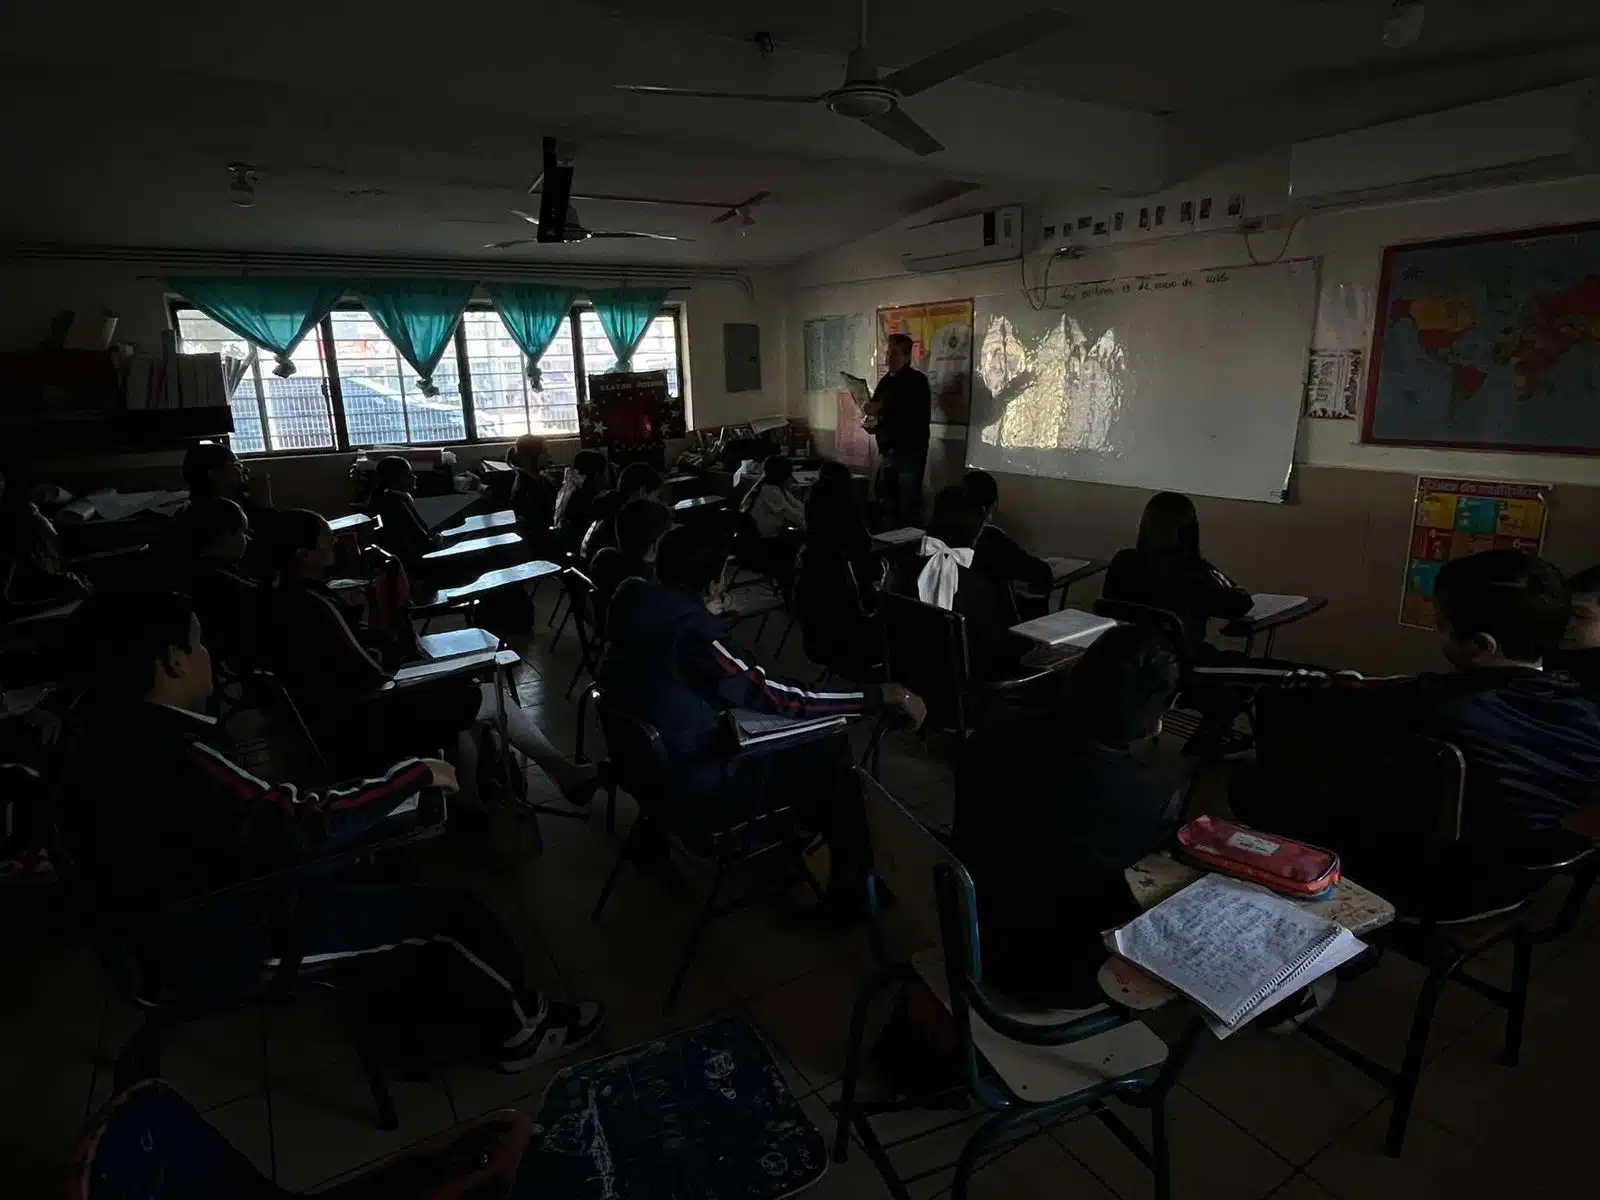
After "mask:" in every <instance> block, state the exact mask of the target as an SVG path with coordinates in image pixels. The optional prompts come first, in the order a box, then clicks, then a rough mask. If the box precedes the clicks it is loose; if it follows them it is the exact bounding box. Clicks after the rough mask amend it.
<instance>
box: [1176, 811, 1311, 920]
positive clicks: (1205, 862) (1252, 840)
mask: <svg viewBox="0 0 1600 1200" xmlns="http://www.w3.org/2000/svg"><path fill="white" fill-rule="evenodd" d="M1178 849H1179V851H1180V852H1181V853H1182V854H1183V856H1184V857H1185V858H1186V859H1188V860H1189V861H1190V862H1192V863H1194V864H1195V865H1196V866H1199V867H1204V868H1206V869H1207V870H1209V871H1216V872H1217V873H1218V874H1221V875H1232V876H1233V877H1234V878H1236V879H1243V880H1244V881H1245V882H1247V883H1259V884H1260V885H1261V886H1262V887H1265V888H1270V889H1271V890H1272V891H1274V892H1278V893H1280V894H1281V895H1284V896H1288V897H1290V898H1291V899H1294V900H1319V899H1321V898H1322V897H1324V896H1326V895H1328V894H1329V893H1330V892H1332V891H1333V887H1334V885H1335V884H1336V883H1338V882H1339V856H1338V855H1337V854H1335V853H1334V852H1333V851H1332V850H1324V849H1323V848H1322V847H1320V846H1310V845H1307V844H1306V843H1305V842H1297V841H1294V840H1293V839H1292V838H1286V837H1279V836H1278V835H1277V834H1275V833H1262V832H1261V831H1260V830H1256V829H1250V828H1248V827H1247V826H1244V825H1235V824H1234V823H1233V822H1232V821H1218V820H1215V819H1214V818H1212V817H1196V818H1195V819H1194V820H1193V821H1190V822H1189V823H1188V824H1187V825H1185V826H1184V827H1183V828H1182V829H1180V830H1178Z"/></svg>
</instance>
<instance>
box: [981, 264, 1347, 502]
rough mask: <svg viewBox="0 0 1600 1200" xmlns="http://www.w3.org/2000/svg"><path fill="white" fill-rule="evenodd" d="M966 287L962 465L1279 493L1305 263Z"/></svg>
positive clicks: (1309, 268)
mask: <svg viewBox="0 0 1600 1200" xmlns="http://www.w3.org/2000/svg"><path fill="white" fill-rule="evenodd" d="M1040 302H1041V301H1040V298H1039V294H1038V293H1037V291H1035V292H1034V293H1032V294H1031V303H1030V295H1028V294H1024V293H1021V292H1014V293H1011V294H1009V295H1001V296H980V297H978V298H977V304H976V309H975V312H974V323H973V333H974V336H975V339H976V340H975V342H974V355H973V357H974V360H975V361H974V368H975V370H974V378H973V384H972V429H971V433H970V436H969V438H968V442H967V459H968V461H967V465H968V466H971V467H980V468H983V469H984V470H989V471H999V472H1009V473H1012V474H1026V475H1047V476H1052V477H1054V478H1057V479H1077V480H1084V481H1088V482H1093V483H1113V484H1123V485H1126V486H1129V487H1145V488H1156V489H1165V490H1171V491H1179V492H1189V493H1198V494H1200V495H1205V496H1226V497H1231V498H1233V499H1237V500H1262V501H1275V502H1280V503H1281V502H1282V501H1283V499H1284V498H1285V495H1286V492H1287V490H1288V485H1289V472H1290V469H1291V468H1292V467H1293V465H1294V444H1295V435H1296V434H1297V433H1298V431H1299V427H1300V398H1301V393H1302V391H1303V389H1304V386H1305V372H1306V362H1307V355H1308V353H1309V351H1310V347H1311V330H1312V323H1313V321H1314V319H1315V316H1316V303H1317V264H1316V262H1315V261H1313V260H1307V259H1302V260H1298V261H1294V262H1284V263H1273V264H1270V265H1267V266H1259V267H1228V268H1226V269H1223V268H1217V269H1213V270H1206V271H1189V272H1185V273H1182V274H1176V275H1147V276H1141V277H1139V278H1134V279H1111V280H1102V281H1100V282H1096V283H1077V284H1069V285H1067V286H1065V287H1052V288H1050V289H1049V291H1048V292H1047V293H1045V294H1044V296H1043V303H1042V307H1041V308H1040V310H1039V311H1035V310H1034V308H1033V305H1034V304H1039V303H1040Z"/></svg>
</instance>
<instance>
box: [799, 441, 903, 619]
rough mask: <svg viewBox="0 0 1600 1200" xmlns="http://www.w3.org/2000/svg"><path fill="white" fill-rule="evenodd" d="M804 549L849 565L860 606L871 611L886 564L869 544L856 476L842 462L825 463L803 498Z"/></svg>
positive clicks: (870, 537) (870, 543)
mask: <svg viewBox="0 0 1600 1200" xmlns="http://www.w3.org/2000/svg"><path fill="white" fill-rule="evenodd" d="M801 528H803V529H804V530H805V533H806V536H805V545H806V547H807V549H815V550H817V551H819V552H820V553H822V554H824V555H827V556H829V557H836V558H838V559H840V560H842V561H844V562H848V563H849V564H850V568H851V571H852V572H853V573H854V574H855V577H856V587H857V589H858V590H859V592H860V595H861V600H862V603H863V605H864V606H865V607H866V608H867V609H868V611H870V610H871V608H872V606H873V604H874V603H875V602H876V599H877V593H878V588H879V587H880V586H881V585H882V583H883V575H884V569H885V563H884V559H883V556H882V555H881V554H879V553H878V552H877V550H876V549H875V548H874V547H873V544H872V534H871V532H870V531H868V529H867V515H866V513H864V512H863V511H862V509H861V505H860V504H859V503H858V502H857V501H856V494H855V477H854V476H852V475H851V474H850V468H849V467H847V466H845V465H844V464H843V463H841V462H832V461H829V462H825V463H823V464H822V467H821V468H820V469H819V470H818V472H817V481H816V483H814V484H812V485H811V491H810V493H809V494H808V495H807V496H806V507H805V522H804V524H803V525H802V526H801Z"/></svg>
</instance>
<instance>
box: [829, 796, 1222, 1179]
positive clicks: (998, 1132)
mask: <svg viewBox="0 0 1600 1200" xmlns="http://www.w3.org/2000/svg"><path fill="white" fill-rule="evenodd" d="M861 787H862V792H863V797H864V800H865V803H866V811H867V824H868V826H869V828H870V829H871V835H872V856H873V865H874V870H875V872H876V875H877V879H876V880H875V881H874V882H873V885H872V902H873V910H874V937H873V952H874V957H876V958H877V959H878V960H879V967H878V969H877V971H875V972H874V974H873V976H872V977H871V978H870V979H869V980H868V981H867V983H866V984H865V986H864V987H863V988H862V989H861V992H860V993H859V995H858V996H857V999H856V1002H855V1008H854V1010H853V1012H852V1014H851V1018H850V1038H849V1043H848V1049H847V1056H846V1063H845V1073H844V1082H843V1088H842V1091H841V1093H840V1096H839V1107H838V1118H839V1123H838V1127H837V1130H836V1132H835V1137H834V1148H833V1157H834V1160H835V1161H836V1162H844V1161H845V1159H846V1158H847V1156H848V1154H849V1149H850V1133H851V1131H852V1130H854V1132H855V1134H856V1136H857V1137H858V1138H859V1139H860V1140H861V1144H862V1146H863V1148H865V1150H866V1152H867V1156H868V1157H869V1158H871V1159H872V1161H873V1164H874V1165H875V1166H876V1167H877V1168H878V1171H879V1173H880V1174H881V1175H882V1176H883V1180H884V1183H885V1184H886V1185H887V1186H888V1188H889V1191H890V1193H891V1194H892V1195H893V1196H894V1197H895V1198H896V1200H909V1197H910V1192H909V1191H908V1190H907V1185H908V1184H911V1183H914V1182H916V1181H917V1180H920V1179H924V1178H926V1177H928V1176H930V1175H934V1174H938V1173H940V1172H943V1171H946V1170H948V1169H949V1168H950V1167H951V1166H952V1165H953V1166H954V1167H955V1176H954V1179H953V1180H952V1182H951V1185H950V1195H951V1197H952V1200H966V1196H967V1193H968V1188H969V1186H970V1184H971V1180H972V1175H973V1173H974V1172H975V1171H977V1170H978V1169H979V1168H980V1167H981V1166H983V1165H985V1164H986V1163H987V1162H989V1161H992V1160H993V1159H994V1158H996V1157H998V1156H999V1155H1000V1154H1001V1153H1003V1152H1004V1151H1005V1150H1007V1149H1009V1148H1011V1147H1014V1146H1015V1145H1016V1144H1017V1143H1019V1142H1021V1141H1024V1140H1026V1139H1027V1138H1030V1137H1033V1136H1035V1135H1037V1134H1039V1133H1042V1132H1043V1131H1044V1130H1045V1128H1047V1127H1048V1126H1049V1125H1051V1124H1053V1123H1055V1122H1057V1121H1059V1120H1062V1119H1063V1118H1065V1117H1068V1116H1071V1115H1074V1114H1077V1115H1087V1114H1093V1115H1094V1116H1096V1117H1098V1118H1099V1119H1100V1120H1101V1121H1102V1122H1103V1123H1104V1124H1105V1125H1106V1126H1107V1127H1108V1128H1109V1129H1110V1130H1111V1132H1112V1133H1113V1134H1115V1135H1116V1137H1117V1139H1118V1140H1119V1141H1121V1142H1122V1143H1123V1144H1124V1145H1125V1146H1126V1147H1127V1148H1128V1149H1129V1150H1130V1151H1131V1152H1132V1153H1133V1154H1134V1155H1135V1156H1136V1157H1137V1158H1138V1159H1139V1160H1140V1161H1141V1162H1143V1163H1145V1165H1147V1166H1148V1167H1149V1168H1150V1169H1151V1172H1152V1173H1153V1175H1154V1177H1155V1195H1156V1197H1157V1200H1168V1198H1169V1197H1170V1196H1171V1193H1172V1171H1171V1164H1170V1156H1169V1152H1168V1145H1167V1124H1166V1115H1165V1108H1164V1101H1165V1099H1166V1096H1167V1093H1168V1092H1169V1091H1170V1090H1171V1088H1172V1085H1173V1084H1174V1083H1175V1082H1176V1079H1177V1074H1178V1069H1179V1067H1180V1066H1181V1065H1182V1062H1183V1059H1184V1058H1185V1057H1186V1055H1187V1048H1185V1050H1184V1051H1183V1052H1181V1053H1179V1054H1177V1055H1173V1056H1170V1057H1169V1055H1168V1053H1167V1046H1166V1044H1165V1043H1164V1042H1163V1041H1162V1040H1161V1039H1160V1038H1158V1037H1157V1036H1156V1035H1155V1034H1154V1033H1152V1032H1151V1031H1150V1030H1149V1029H1148V1028H1146V1027H1145V1026H1144V1025H1143V1024H1140V1023H1139V1022H1137V1021H1130V1020H1129V1019H1128V1018H1127V1017H1126V1016H1125V1015H1123V1014H1121V1013H1118V1012H1114V1011H1113V1010H1112V1009H1110V1008H1109V1007H1107V1006H1106V1005H1103V1004H1102V1005H1097V1006H1096V1007H1094V1008H1090V1009H1084V1010H1081V1011H1076V1012H1069V1011H1060V1010H1041V1009H1027V1008H1024V1007H1022V1006H1019V1005H1017V1004H1015V1003H1013V1002H1011V1001H1009V1000H1007V999H1005V998H1002V997H1001V996H999V995H997V994H996V993H995V992H994V991H993V990H992V989H990V988H988V987H987V986H986V985H985V984H984V982H983V958H982V952H981V949H980V947H979V938H978V924H977V899H976V896H975V894H974V890H973V886H972V879H971V877H970V876H969V875H968V874H967V872H966V869H965V868H964V867H963V866H962V865H961V864H960V863H959V862H958V861H957V860H956V859H955V858H954V857H953V856H952V855H951V853H950V852H949V850H947V849H946V848H945V846H944V844H943V843H942V842H941V841H940V840H939V839H938V838H936V837H935V836H934V835H933V834H932V833H931V832H929V831H928V830H927V829H926V828H924V827H923V826H922V825H921V824H920V823H919V822H918V821H917V819H916V818H915V817H913V816H912V815H911V814H910V813H909V812H907V811H906V809H905V808H904V807H902V806H901V805H900V803H899V802H898V801H897V800H895V798H894V797H893V796H891V795H890V794H889V793H888V792H887V791H885V790H884V789H883V788H882V787H881V786H880V785H879V784H878V783H877V782H876V781H875V780H873V779H871V778H868V777H866V776H865V775H862V777H861ZM880 886H881V887H883V888H885V889H887V891H888V892H889V893H890V894H891V895H892V896H893V897H894V908H893V910H892V911H893V912H894V913H896V914H897V915H898V916H900V917H901V918H903V923H904V924H905V925H907V926H909V929H908V933H909V936H910V937H911V938H912V940H913V943H914V944H915V945H916V946H917V949H916V950H915V952H913V953H912V954H911V955H910V958H909V960H907V961H890V960H889V957H888V954H887V952H886V950H885V949H884V939H883V936H882V930H881V927H880V926H879V925H878V923H877V916H878V914H877V901H878V899H879V895H878V889H879V887H880ZM919 983H920V984H921V985H925V986H926V987H927V988H928V990H929V991H931V992H932V993H933V994H934V995H935V996H936V997H937V998H938V1000H939V1002H940V1004H941V1005H942V1006H943V1008H944V1009H945V1011H946V1012H947V1013H948V1014H949V1017H950V1020H951V1022H952V1023H953V1024H954V1026H955V1041H956V1044H957V1054H956V1057H957V1064H958V1072H959V1076H960V1078H959V1080H958V1081H957V1082H956V1083H955V1084H954V1085H952V1086H950V1087H948V1088H945V1089H942V1090H939V1091H936V1092H933V1093H931V1094H926V1095H918V1096H910V1097H906V1098H902V1099H896V1100H889V1101H867V1100H861V1099H859V1098H858V1096H857V1091H858V1088H859V1086H860V1080H861V1068H862V1057H863V1052H864V1049H865V1042H866V1025H867V1020H868V1016H869V1014H870V1011H871V1008H872V1005H873V1002H874V1000H875V999H876V998H877V996H878V994H879V993H881V992H882V991H884V990H885V989H886V988H889V987H891V986H894V985H897V984H898V985H901V986H906V985H910V986H917V985H918V984H919ZM1190 1044H1192V1043H1190ZM1113 1097H1115V1098H1118V1099H1121V1100H1123V1101H1124V1102H1126V1103H1129V1104H1133V1105H1137V1106H1139V1107H1144V1108H1148V1109H1149V1110H1150V1116H1151V1130H1152V1144H1151V1146H1150V1147H1149V1148H1146V1147H1145V1146H1144V1144H1143V1143H1142V1142H1141V1141H1140V1140H1139V1137H1138V1135H1137V1134H1135V1133H1134V1132H1133V1131H1132V1130H1131V1129H1129V1128H1128V1126H1127V1125H1126V1124H1125V1123H1124V1122H1123V1121H1122V1120H1121V1119H1120V1118H1119V1117H1118V1116H1117V1115H1116V1114H1115V1113H1114V1112H1112V1111H1111V1110H1110V1109H1109V1108H1107V1107H1106V1101H1107V1100H1109V1099H1111V1098H1113ZM969 1099H970V1100H972V1101H976V1102H977V1104H978V1106H979V1108H981V1109H982V1110H984V1111H985V1112H987V1113H988V1114H989V1117H988V1119H987V1120H986V1121H984V1123H983V1124H982V1125H980V1126H979V1127H978V1128H977V1130H975V1131H974V1132H973V1134H972V1136H971V1137H970V1138H968V1139H967V1142H966V1144H965V1146H963V1147H962V1150H961V1154H960V1157H959V1158H957V1159H956V1160H955V1162H954V1163H953V1164H951V1163H945V1164H942V1165H941V1166H938V1167H934V1168H932V1169H930V1170H925V1171H922V1172H919V1173H918V1174H916V1175H914V1176H911V1177H909V1178H904V1179H903V1178H901V1176H900V1174H899V1171H898V1169H897V1168H896V1166H895V1164H894V1162H893V1161H892V1159H891V1158H890V1156H889V1151H890V1150H892V1149H894V1148H895V1147H896V1146H898V1145H900V1144H903V1143H902V1142H895V1143H891V1144H889V1145H885V1144H884V1143H883V1142H882V1141H881V1140H880V1139H879V1137H878V1134H877V1131H876V1130H875V1129H874V1128H873V1125H872V1118H873V1117H875V1116H879V1115H882V1114H885V1113H894V1112H905V1111H908V1110H911V1109H916V1108H927V1107H937V1108H948V1107H950V1106H951V1105H952V1104H953V1103H955V1102H958V1101H959V1102H962V1104H963V1107H965V1104H966V1102H967V1101H968V1100H969ZM966 1119H967V1113H966V1112H965V1111H963V1112H962V1113H961V1115H960V1116H959V1117H958V1118H957V1119H956V1120H955V1121H953V1122H951V1124H952V1125H954V1124H959V1123H962V1122H964V1121H965V1120H966ZM929 1132H934V1131H929ZM915 1136H916V1137H925V1136H927V1133H926V1132H924V1133H919V1134H917V1135H915ZM911 1140H914V1139H913V1138H906V1139H903V1141H911Z"/></svg>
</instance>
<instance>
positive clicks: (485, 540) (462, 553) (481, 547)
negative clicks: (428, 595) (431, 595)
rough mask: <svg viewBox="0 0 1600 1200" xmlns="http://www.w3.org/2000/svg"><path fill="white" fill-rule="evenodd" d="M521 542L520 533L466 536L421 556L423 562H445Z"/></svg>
mask: <svg viewBox="0 0 1600 1200" xmlns="http://www.w3.org/2000/svg"><path fill="white" fill-rule="evenodd" d="M521 544H522V535H521V534H520V533H496V534H493V535H491V536H489V537H480V538H467V539H465V540H464V541H459V542H452V543H451V544H450V545H448V546H446V547H444V549H442V550H430V551H429V552H428V553H427V554H424V555H423V556H422V561H423V562H425V563H436V562H447V561H449V560H450V559H453V558H465V557H466V556H467V555H469V554H482V553H484V552H485V551H489V550H498V549H500V548H501V547H503V546H518V545H521Z"/></svg>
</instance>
